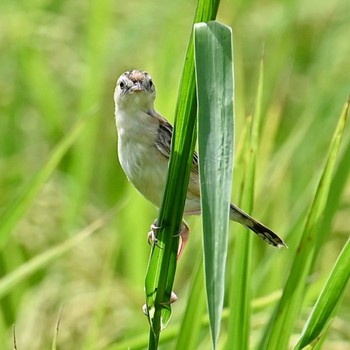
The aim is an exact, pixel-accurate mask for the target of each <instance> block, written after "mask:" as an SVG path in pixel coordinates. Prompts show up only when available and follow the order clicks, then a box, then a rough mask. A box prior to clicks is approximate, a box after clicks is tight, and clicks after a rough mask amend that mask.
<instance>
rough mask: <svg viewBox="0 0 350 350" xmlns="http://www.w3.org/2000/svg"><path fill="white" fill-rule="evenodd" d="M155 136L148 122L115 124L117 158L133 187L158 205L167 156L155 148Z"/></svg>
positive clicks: (163, 182)
mask: <svg viewBox="0 0 350 350" xmlns="http://www.w3.org/2000/svg"><path fill="white" fill-rule="evenodd" d="M129 121H130V120H129ZM117 122H118V121H117ZM131 123H132V122H131ZM125 124H127V125H125ZM140 124H143V123H140ZM156 137H157V128H156V127H155V126H154V125H152V124H151V123H147V124H144V125H136V126H135V125H134V127H133V128H132V125H131V124H130V123H120V124H119V125H118V157H119V162H120V164H121V166H122V168H123V170H124V172H125V174H126V176H127V177H128V179H129V180H130V182H131V183H132V184H133V185H134V186H135V187H136V189H137V190H138V191H139V192H140V193H141V194H142V195H143V196H144V197H146V198H147V199H148V200H149V201H151V202H152V203H153V204H155V205H156V206H158V207H159V206H160V204H161V200H162V196H163V192H164V187H165V181H166V175H167V169H168V160H167V158H165V157H164V156H163V155H162V154H161V153H160V152H159V151H158V149H157V148H156V145H155V140H156Z"/></svg>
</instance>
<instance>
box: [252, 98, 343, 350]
mask: <svg viewBox="0 0 350 350" xmlns="http://www.w3.org/2000/svg"><path fill="white" fill-rule="evenodd" d="M348 110H349V101H348V102H347V103H346V104H345V106H344V109H343V112H342V114H341V116H340V118H339V121H338V125H337V127H336V130H335V132H334V134H333V138H332V141H331V143H330V147H329V153H328V157H327V161H326V165H325V167H324V169H323V173H322V176H321V179H320V182H319V184H318V187H317V190H316V194H315V197H314V200H313V203H312V205H311V209H310V212H309V215H308V218H307V222H306V225H305V228H304V232H303V235H302V238H301V241H300V243H299V247H298V249H297V251H296V254H295V258H294V262H293V265H292V269H291V272H290V274H289V276H288V280H287V283H286V286H285V288H284V292H283V295H282V298H281V300H280V302H279V304H278V305H277V308H276V310H275V313H274V314H273V316H272V318H271V320H270V323H269V324H268V326H267V328H266V331H265V334H264V336H263V339H262V341H261V344H260V347H259V349H269V350H271V349H286V348H287V346H288V342H289V339H290V336H291V334H292V332H293V328H294V325H295V321H296V318H297V316H298V313H299V308H300V305H301V304H302V301H303V296H304V290H305V284H306V278H307V276H308V274H309V273H310V268H311V266H312V262H313V261H314V259H315V257H316V256H317V253H318V250H316V247H318V248H320V247H321V245H318V240H319V239H322V237H321V238H320V237H318V235H317V233H318V225H319V224H320V222H321V220H322V215H323V212H324V210H325V207H326V203H327V198H328V194H329V189H330V186H331V182H332V175H333V171H334V168H335V164H336V158H337V155H338V152H339V147H340V142H341V139H342V136H343V131H344V128H345V124H346V120H347V116H348Z"/></svg>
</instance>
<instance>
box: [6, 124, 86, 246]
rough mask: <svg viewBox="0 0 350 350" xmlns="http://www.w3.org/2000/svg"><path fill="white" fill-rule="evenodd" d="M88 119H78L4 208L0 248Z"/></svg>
mask: <svg viewBox="0 0 350 350" xmlns="http://www.w3.org/2000/svg"><path fill="white" fill-rule="evenodd" d="M88 120H90V118H84V120H80V121H78V122H77V123H76V124H75V126H74V127H73V128H72V130H71V131H70V132H69V133H68V134H67V135H66V136H65V137H64V138H63V139H62V141H61V142H60V143H59V144H58V145H57V146H56V148H55V149H54V150H53V152H52V153H51V155H50V156H49V158H48V160H47V162H46V163H45V164H44V165H43V167H42V168H41V169H40V170H39V171H38V173H37V174H36V175H35V176H34V177H33V178H32V180H31V181H30V182H29V183H28V184H27V185H26V186H24V188H23V189H22V190H21V191H20V192H19V193H18V195H17V196H16V197H15V198H14V200H13V201H12V202H11V203H10V204H9V205H8V206H7V207H6V208H5V211H4V213H3V214H2V216H1V218H0V249H1V248H3V246H4V245H5V243H6V241H7V239H8V238H9V236H10V233H11V231H12V230H13V228H14V227H15V226H16V224H17V223H18V222H19V220H20V219H21V218H22V216H23V215H24V214H25V213H26V211H27V210H28V209H29V207H30V206H31V205H32V203H33V202H34V201H35V199H36V197H37V194H38V192H39V191H40V190H41V188H42V186H43V185H44V184H45V183H46V181H47V180H48V179H49V178H50V176H51V175H52V173H53V172H54V170H55V169H56V168H57V166H58V164H59V162H60V161H61V160H62V158H63V156H64V155H65V154H66V152H67V151H68V149H69V148H70V147H71V146H72V144H73V143H74V142H75V141H76V140H77V138H78V136H79V135H80V134H81V132H82V131H83V129H84V127H85V126H86V124H87V122H88Z"/></svg>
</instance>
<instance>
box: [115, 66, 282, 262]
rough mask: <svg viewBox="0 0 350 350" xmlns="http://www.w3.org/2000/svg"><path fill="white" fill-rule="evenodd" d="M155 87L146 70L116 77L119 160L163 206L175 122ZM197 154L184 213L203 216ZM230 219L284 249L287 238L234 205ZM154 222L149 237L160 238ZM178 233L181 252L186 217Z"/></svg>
mask: <svg viewBox="0 0 350 350" xmlns="http://www.w3.org/2000/svg"><path fill="white" fill-rule="evenodd" d="M155 99H156V88H155V85H154V82H153V80H152V77H151V76H150V74H149V73H147V72H146V71H143V70H128V71H126V72H124V73H123V74H121V76H120V77H119V78H118V80H117V83H116V87H115V91H114V102H115V122H116V127H117V132H118V159H119V162H120V165H121V167H122V169H123V170H124V172H125V174H126V176H127V178H128V180H129V181H130V182H131V183H132V184H133V185H134V186H135V188H136V189H137V191H138V192H140V193H141V194H142V195H143V196H144V197H145V198H146V199H147V200H149V201H150V202H151V203H153V204H154V205H155V206H156V207H158V208H159V207H160V205H161V203H162V198H163V194H164V189H165V183H166V177H167V172H168V163H169V157H170V150H171V141H172V135H173V127H172V125H171V124H170V123H169V122H168V121H167V120H166V119H165V118H164V117H163V116H162V115H161V114H159V113H158V112H157V111H156V110H155V108H154V101H155ZM199 181H200V180H199V172H198V155H197V153H196V152H195V153H194V155H193V161H192V168H191V173H190V179H189V185H188V190H187V195H186V201H185V207H184V216H187V215H200V214H201V204H200V183H199ZM230 220H232V221H236V222H238V223H240V224H241V225H243V226H244V227H246V228H248V229H249V230H251V231H253V232H254V233H256V234H257V235H258V236H259V237H260V238H262V239H263V240H264V241H265V242H267V243H268V244H270V245H272V246H274V247H277V248H281V247H286V244H285V243H284V242H283V240H282V239H281V238H280V237H279V236H278V235H277V234H276V233H274V232H273V231H272V230H271V229H269V228H268V227H267V226H265V225H264V224H262V223H260V222H259V221H258V220H256V219H254V218H253V217H252V216H250V215H249V214H247V213H246V212H244V211H243V210H242V209H240V208H239V207H238V206H236V205H235V204H230ZM156 229H157V225H156V222H155V223H154V224H153V225H151V232H150V233H149V238H151V239H152V240H153V241H156V240H157V239H156ZM179 235H180V237H181V243H180V247H179V250H178V257H179V256H180V255H181V253H182V251H183V249H184V247H185V244H186V242H187V240H188V237H189V227H188V225H187V224H186V222H185V221H184V220H183V221H182V227H181V228H180V232H179Z"/></svg>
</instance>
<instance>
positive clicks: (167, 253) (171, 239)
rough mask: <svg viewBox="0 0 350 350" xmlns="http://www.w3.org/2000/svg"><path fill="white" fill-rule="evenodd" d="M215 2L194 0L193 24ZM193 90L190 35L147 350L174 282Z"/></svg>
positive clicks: (149, 298) (211, 12) (150, 293)
mask: <svg viewBox="0 0 350 350" xmlns="http://www.w3.org/2000/svg"><path fill="white" fill-rule="evenodd" d="M218 6H219V0H198V3H197V9H196V14H195V19H194V23H196V22H201V21H209V20H211V19H215V17H216V13H217V10H218ZM196 109H197V103H196V87H195V79H194V59H193V42H192V33H191V36H190V41H189V45H188V48H187V53H186V60H185V65H184V70H183V74H182V79H181V83H180V89H179V96H178V101H177V105H176V111H175V126H174V134H173V139H172V146H171V155H170V160H169V171H168V177H167V182H166V188H165V192H164V196H163V201H162V205H161V208H160V210H159V217H158V226H159V227H160V228H159V230H158V231H157V240H158V241H157V244H154V245H153V247H152V251H151V256H150V260H149V264H148V269H147V274H146V280H145V289H146V310H147V314H148V319H149V322H150V335H149V349H156V348H157V347H158V342H159V336H160V331H161V329H162V327H164V326H165V325H166V323H167V322H168V321H169V318H170V315H171V306H170V303H169V302H170V297H171V292H172V286H173V283H174V277H175V269H176V259H177V249H178V241H179V237H178V232H179V228H180V225H181V220H182V215H183V210H184V205H185V199H186V193H187V187H188V181H189V174H190V171H191V166H192V159H193V151H194V145H195V139H196V137H195V135H196V133H195V125H196Z"/></svg>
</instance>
